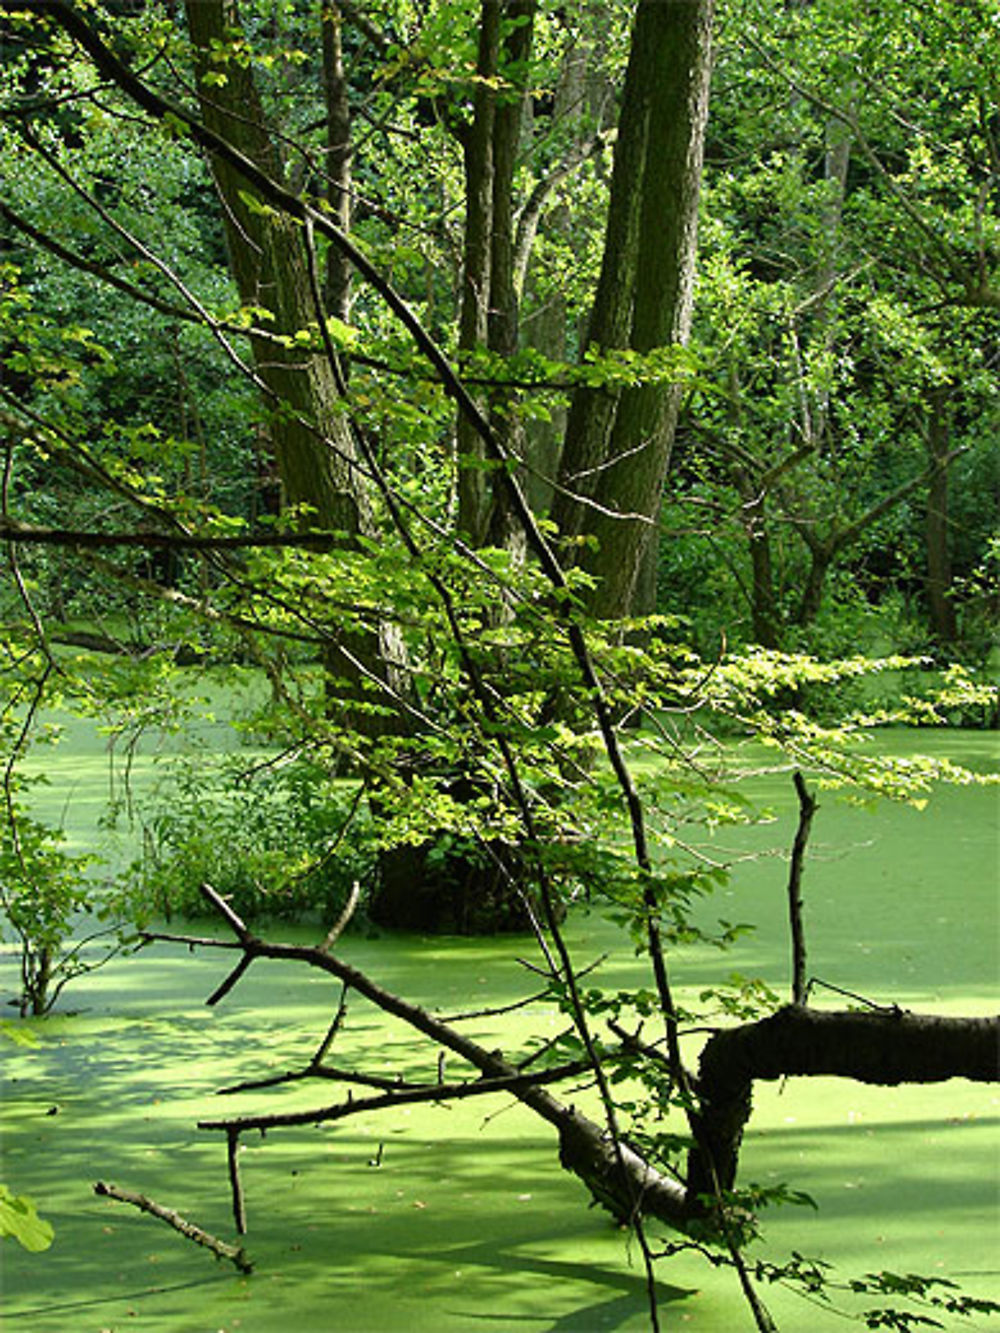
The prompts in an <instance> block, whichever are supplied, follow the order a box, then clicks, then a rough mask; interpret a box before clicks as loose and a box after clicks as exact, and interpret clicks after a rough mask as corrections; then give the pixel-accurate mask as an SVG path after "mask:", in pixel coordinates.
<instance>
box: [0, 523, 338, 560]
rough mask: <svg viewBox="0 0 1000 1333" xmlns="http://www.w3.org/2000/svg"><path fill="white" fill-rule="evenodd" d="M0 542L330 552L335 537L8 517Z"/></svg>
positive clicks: (1, 527) (95, 547)
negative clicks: (131, 528)
mask: <svg viewBox="0 0 1000 1333" xmlns="http://www.w3.org/2000/svg"><path fill="white" fill-rule="evenodd" d="M0 540H2V541H13V542H19V543H21V544H23V545H31V546H76V547H81V548H83V549H86V550H102V549H106V548H108V547H113V546H138V547H141V548H142V549H143V550H148V549H153V550H174V551H238V550H243V549H246V548H256V547H285V546H288V547H301V548H305V549H306V550H310V551H332V550H333V549H334V548H335V547H336V546H337V541H336V538H335V537H334V535H333V534H332V533H329V532H303V533H291V532H258V533H252V534H248V535H247V536H245V537H210V536H205V537H200V536H197V535H196V534H189V533H184V532H176V533H174V532H95V531H94V530H93V529H81V528H43V527H39V526H38V525H37V524H34V523H25V522H23V521H22V520H21V519H17V518H12V517H10V516H3V517H0Z"/></svg>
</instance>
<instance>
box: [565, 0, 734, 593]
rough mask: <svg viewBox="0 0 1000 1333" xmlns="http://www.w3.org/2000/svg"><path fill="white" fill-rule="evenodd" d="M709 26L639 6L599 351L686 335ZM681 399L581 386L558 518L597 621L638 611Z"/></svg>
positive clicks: (696, 2)
mask: <svg viewBox="0 0 1000 1333" xmlns="http://www.w3.org/2000/svg"><path fill="white" fill-rule="evenodd" d="M711 25H712V3H711V0H674V2H673V3H667V4H662V3H658V2H657V0H641V3H640V4H639V6H638V9H637V11H636V18H635V26H634V29H633V34H632V44H631V52H630V57H629V64H628V69H627V71H626V75H625V90H624V94H623V101H622V111H621V119H620V124H619V131H618V140H617V143H616V148H615V162H614V169H613V173H612V181H611V197H610V200H609V205H608V221H607V231H606V240H605V249H604V256H603V261H602V266H601V274H600V278H599V281H598V287H597V293H596V296H595V300H594V308H593V312H592V315H591V321H590V327H589V330H588V343H589V344H590V346H592V347H594V348H595V349H596V350H597V351H599V352H603V351H608V350H612V349H617V348H626V347H627V348H631V349H633V350H635V351H638V352H649V351H651V350H652V349H653V348H656V347H664V346H683V344H684V343H685V342H686V340H687V336H688V332H689V329H690V322H691V307H692V292H693V281H694V262H695V253H696V243H697V224H698V195H699V189H700V184H701V164H702V153H703V146H704V135H705V124H706V119H707V114H708V89H709V75H710V69H711ZM679 402H680V387H679V385H677V384H666V383H653V384H643V385H641V386H639V387H636V388H630V389H627V390H624V391H622V392H621V393H619V394H617V395H615V394H608V393H607V392H604V391H601V390H597V391H595V390H593V389H581V390H580V391H578V392H577V393H576V394H575V395H574V399H573V402H572V403H571V406H570V412H569V420H568V423H567V431H566V443H565V447H564V450H563V462H562V468H561V473H560V483H561V486H562V487H563V490H562V491H560V493H559V494H558V495H557V497H556V501H555V503H554V505H553V517H554V518H555V520H556V522H557V523H558V525H559V527H560V530H561V531H562V532H563V534H564V535H565V536H566V537H569V538H575V537H585V538H590V539H593V541H592V542H591V543H588V545H589V546H590V548H591V549H590V550H589V551H588V553H586V554H585V555H584V556H583V557H582V563H583V564H584V565H585V566H586V568H588V570H589V571H590V572H591V573H592V574H593V575H594V576H595V578H596V580H597V582H596V585H595V589H594V593H593V597H592V610H593V611H594V612H595V613H596V614H597V615H599V616H602V617H607V618H614V617H619V616H623V615H627V614H628V613H629V612H630V611H631V610H632V609H633V606H634V597H635V590H636V581H637V578H638V575H639V570H640V566H641V563H642V560H643V557H644V554H645V552H646V550H647V548H648V546H649V545H650V543H651V542H655V541H656V539H657V538H656V533H657V520H658V516H659V510H660V501H661V497H662V492H663V486H664V482H665V479H666V474H667V469H668V466H669V462H670V452H671V447H672V444H673V436H674V429H675V426H676V420H677V410H678V406H679ZM578 497H582V498H578ZM588 500H592V501H593V502H594V504H593V505H589V504H588V503H587V501H588Z"/></svg>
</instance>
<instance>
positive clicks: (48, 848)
mask: <svg viewBox="0 0 1000 1333" xmlns="http://www.w3.org/2000/svg"><path fill="white" fill-rule="evenodd" d="M62 841H63V834H62V833H61V832H60V831H59V830H58V829H51V828H49V827H47V826H46V825H45V824H44V823H42V822H40V821H39V820H37V819H35V818H33V817H32V816H31V815H30V814H28V813H27V810H26V809H25V808H24V807H23V806H19V805H17V804H14V803H13V802H8V803H7V805H6V808H5V809H4V812H3V818H2V823H0V886H2V887H0V906H2V908H3V914H4V916H5V917H6V921H7V926H8V929H9V931H10V932H11V933H12V934H13V937H14V939H15V940H16V943H17V949H18V954H19V962H20V968H21V994H20V997H19V999H18V1005H19V1008H20V1012H21V1014H22V1016H23V1015H25V1014H29V1013H30V1014H34V1015H36V1016H37V1015H40V1014H44V1013H47V1012H48V1010H49V1009H51V1007H52V1005H53V1004H54V1003H55V1001H56V1000H57V998H58V996H59V993H60V991H61V990H62V989H63V987H64V986H65V985H66V983H67V982H68V981H70V980H72V978H73V977H75V976H78V975H79V974H80V973H82V972H86V971H88V970H90V968H91V967H92V966H93V964H91V963H89V962H88V961H87V960H86V959H85V958H84V957H83V955H82V946H81V944H80V943H79V942H76V941H74V938H73V937H74V934H75V932H76V930H77V929H78V927H79V923H80V918H81V916H86V915H89V914H91V913H93V912H94V911H95V910H96V909H97V906H98V896H97V890H96V885H95V882H94V880H93V879H92V878H91V877H90V876H89V874H88V871H89V869H90V867H91V866H92V865H93V862H94V857H93V856H90V855H84V856H81V855H72V854H70V853H68V852H65V851H64V850H63V849H62V848H61V847H60V845H59V844H60V843H61V842H62Z"/></svg>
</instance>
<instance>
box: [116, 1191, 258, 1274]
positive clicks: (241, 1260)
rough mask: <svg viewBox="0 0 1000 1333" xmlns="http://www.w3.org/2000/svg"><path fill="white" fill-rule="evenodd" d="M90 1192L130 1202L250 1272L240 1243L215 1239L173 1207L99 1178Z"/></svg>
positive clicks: (250, 1264)
mask: <svg viewBox="0 0 1000 1333" xmlns="http://www.w3.org/2000/svg"><path fill="white" fill-rule="evenodd" d="M94 1193H95V1194H103V1195H106V1196H107V1197H108V1198H109V1199H117V1200H118V1201H119V1202H120V1203H130V1204H132V1206H133V1207H134V1208H139V1209H140V1210H141V1211H142V1212H144V1213H149V1214H150V1216H152V1217H158V1218H159V1219H160V1221H161V1222H166V1224H167V1226H170V1227H173V1229H174V1230H175V1231H179V1232H180V1234H181V1235H182V1236H186V1237H187V1238H188V1240H193V1241H194V1243H195V1244H196V1245H203V1246H204V1247H205V1249H207V1250H211V1251H212V1253H213V1254H214V1255H216V1256H217V1257H218V1258H219V1259H228V1260H229V1262H230V1263H232V1264H235V1265H236V1267H237V1268H238V1269H239V1270H240V1272H241V1273H252V1272H253V1264H252V1263H251V1262H250V1260H249V1259H248V1258H247V1254H246V1251H245V1250H244V1249H243V1247H242V1246H236V1245H227V1244H226V1242H225V1241H222V1240H219V1239H218V1238H217V1237H216V1236H213V1235H211V1234H210V1233H209V1232H208V1231H203V1230H202V1228H201V1227H199V1226H195V1224H194V1223H193V1222H189V1221H188V1220H187V1219H186V1218H184V1217H181V1215H180V1213H178V1212H175V1210H174V1209H173V1208H164V1206H163V1204H161V1203H156V1202H155V1200H153V1199H150V1198H147V1196H146V1195H145V1194H136V1193H134V1192H133V1191H132V1190H126V1189H121V1188H120V1187H119V1186H118V1185H106V1184H105V1183H104V1181H103V1180H99V1181H98V1182H97V1184H96V1185H95V1186H94Z"/></svg>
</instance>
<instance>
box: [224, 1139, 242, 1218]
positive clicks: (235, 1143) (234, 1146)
mask: <svg viewBox="0 0 1000 1333" xmlns="http://www.w3.org/2000/svg"><path fill="white" fill-rule="evenodd" d="M226 1140H227V1142H226V1158H227V1161H228V1164H229V1184H230V1187H231V1188H232V1191H233V1222H234V1224H235V1226H236V1231H237V1234H238V1235H240V1236H245V1235H246V1233H247V1206H246V1200H245V1199H244V1197H243V1182H242V1181H241V1180H240V1163H239V1152H240V1135H239V1130H236V1129H230V1130H229V1131H228V1133H227V1134H226Z"/></svg>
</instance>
